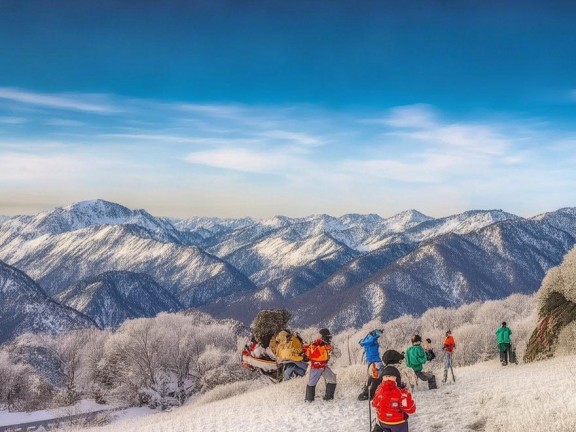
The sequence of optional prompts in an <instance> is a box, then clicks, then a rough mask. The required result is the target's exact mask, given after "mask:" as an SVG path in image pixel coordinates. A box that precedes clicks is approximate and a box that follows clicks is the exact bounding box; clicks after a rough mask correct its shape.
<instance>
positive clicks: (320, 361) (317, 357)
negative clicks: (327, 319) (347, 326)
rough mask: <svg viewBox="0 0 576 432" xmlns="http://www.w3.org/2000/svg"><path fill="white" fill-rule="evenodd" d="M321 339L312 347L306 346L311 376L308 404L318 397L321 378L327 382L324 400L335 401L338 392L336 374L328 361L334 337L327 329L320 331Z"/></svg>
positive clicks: (307, 396) (307, 388)
mask: <svg viewBox="0 0 576 432" xmlns="http://www.w3.org/2000/svg"><path fill="white" fill-rule="evenodd" d="M319 333H320V337H319V338H318V339H316V340H315V341H314V342H312V343H311V344H310V345H305V346H304V352H305V353H306V356H307V357H308V359H310V376H309V378H308V385H307V386H306V396H305V399H304V400H305V401H306V402H313V401H314V397H315V396H316V384H318V381H320V377H323V378H324V381H326V394H325V395H324V398H323V399H324V400H332V399H334V391H335V390H336V374H335V373H334V372H332V369H330V368H329V367H328V360H330V354H331V353H332V335H331V334H330V330H328V329H327V328H323V329H320V332H319Z"/></svg>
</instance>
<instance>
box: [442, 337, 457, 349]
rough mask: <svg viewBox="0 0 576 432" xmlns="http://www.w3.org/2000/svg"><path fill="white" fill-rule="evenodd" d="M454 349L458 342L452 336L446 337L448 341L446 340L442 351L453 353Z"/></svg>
mask: <svg viewBox="0 0 576 432" xmlns="http://www.w3.org/2000/svg"><path fill="white" fill-rule="evenodd" d="M454 348H456V342H455V341H454V338H453V337H452V335H449V336H446V339H444V346H443V347H442V349H443V350H444V351H446V352H452V351H454Z"/></svg>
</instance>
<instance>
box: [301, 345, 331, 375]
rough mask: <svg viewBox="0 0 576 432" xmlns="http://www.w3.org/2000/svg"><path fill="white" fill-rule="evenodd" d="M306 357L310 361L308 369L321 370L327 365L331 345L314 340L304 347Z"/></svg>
mask: <svg viewBox="0 0 576 432" xmlns="http://www.w3.org/2000/svg"><path fill="white" fill-rule="evenodd" d="M304 351H305V352H306V356H307V357H308V358H309V359H310V367H311V368H312V369H323V368H325V367H326V365H327V364H328V360H329V359H330V353H331V352H332V345H331V344H329V343H327V342H325V341H323V340H322V339H316V340H315V341H314V342H312V343H311V344H310V345H305V346H304Z"/></svg>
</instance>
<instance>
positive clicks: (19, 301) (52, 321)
mask: <svg viewBox="0 0 576 432" xmlns="http://www.w3.org/2000/svg"><path fill="white" fill-rule="evenodd" d="M95 326H96V324H95V323H94V321H92V320H91V319H90V318H88V317H87V316H85V315H82V314H81V313H79V312H77V311H75V310H74V309H72V308H69V307H67V306H63V305H61V304H59V303H56V302H55V301H54V300H52V299H51V298H50V297H48V296H47V295H46V294H45V293H44V291H42V289H41V288H40V287H39V286H38V285H37V284H36V283H35V282H34V281H33V280H32V279H30V278H29V277H28V276H27V275H26V274H24V273H22V272H21V271H19V270H17V269H15V268H14V267H11V266H9V265H7V264H5V263H3V262H2V261H0V344H2V343H3V342H5V341H8V340H11V339H13V338H15V337H16V336H18V335H21V334H23V333H27V332H32V333H40V332H46V333H51V334H62V333H66V332H68V331H70V330H73V329H79V328H86V327H95Z"/></svg>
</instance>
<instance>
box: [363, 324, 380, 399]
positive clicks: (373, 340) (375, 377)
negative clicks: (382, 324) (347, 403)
mask: <svg viewBox="0 0 576 432" xmlns="http://www.w3.org/2000/svg"><path fill="white" fill-rule="evenodd" d="M380 336H382V330H380V329H376V330H372V331H371V332H370V333H368V334H367V335H366V336H364V337H363V338H362V339H360V341H359V342H358V343H359V344H360V346H361V347H362V348H364V354H365V356H366V362H367V363H368V383H367V384H366V385H365V386H364V389H363V390H362V393H360V394H359V395H358V400H367V399H372V398H373V397H374V394H375V393H376V389H377V388H378V386H379V385H380V383H381V382H382V377H381V375H380V373H381V372H382V369H383V368H384V365H383V363H382V361H381V359H380V354H379V352H378V351H379V348H380V346H379V345H378V338H379V337H380Z"/></svg>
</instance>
